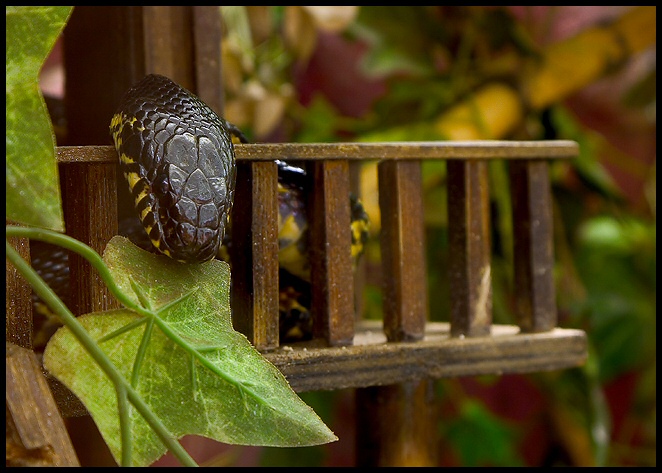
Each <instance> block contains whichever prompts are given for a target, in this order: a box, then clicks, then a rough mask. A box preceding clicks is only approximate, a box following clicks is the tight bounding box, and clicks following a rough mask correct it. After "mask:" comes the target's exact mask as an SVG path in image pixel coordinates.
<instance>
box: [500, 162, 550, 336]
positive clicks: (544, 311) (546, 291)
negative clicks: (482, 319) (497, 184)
mask: <svg viewBox="0 0 662 473" xmlns="http://www.w3.org/2000/svg"><path fill="white" fill-rule="evenodd" d="M508 167H509V172H510V190H511V195H512V202H513V240H514V247H515V248H516V251H515V252H514V262H513V263H514V267H515V270H514V273H515V275H514V279H515V280H514V287H516V288H517V291H516V293H515V304H516V312H517V313H516V316H517V319H518V322H517V323H518V325H519V326H520V327H521V328H522V330H524V331H527V332H543V331H545V330H551V329H552V328H554V327H555V326H556V321H557V314H556V287H555V284H554V274H553V271H554V230H553V228H552V206H553V202H552V190H551V184H550V182H549V163H547V162H546V161H518V162H511V163H508Z"/></svg>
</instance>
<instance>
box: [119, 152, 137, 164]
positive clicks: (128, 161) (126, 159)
mask: <svg viewBox="0 0 662 473" xmlns="http://www.w3.org/2000/svg"><path fill="white" fill-rule="evenodd" d="M120 159H121V160H122V162H123V163H124V164H133V163H135V161H134V160H133V158H132V157H131V156H128V155H126V154H124V153H122V154H121V155H120Z"/></svg>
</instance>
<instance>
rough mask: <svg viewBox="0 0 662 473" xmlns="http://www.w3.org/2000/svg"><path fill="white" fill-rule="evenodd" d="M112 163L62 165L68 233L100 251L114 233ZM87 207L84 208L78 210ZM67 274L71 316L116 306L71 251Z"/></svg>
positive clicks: (86, 264) (96, 275)
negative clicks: (69, 287)
mask: <svg viewBox="0 0 662 473" xmlns="http://www.w3.org/2000/svg"><path fill="white" fill-rule="evenodd" d="M115 171H116V166H115V165H114V164H112V165H111V164H106V163H94V164H79V163H76V164H70V165H66V166H62V168H61V183H62V193H63V198H62V201H63V208H64V221H65V226H66V229H67V235H69V236H71V237H73V238H75V239H77V240H79V241H82V242H83V243H85V244H87V245H88V246H90V247H91V248H92V249H93V250H95V251H96V252H97V253H99V254H102V253H103V250H104V249H105V247H106V244H107V243H108V242H109V241H110V239H111V238H112V237H113V236H114V235H117V176H116V172H115ZM81 209H86V210H87V211H81ZM69 275H70V284H71V298H70V307H69V309H70V310H71V312H72V313H73V314H74V315H81V314H86V313H89V312H95V311H100V310H109V309H115V308H118V307H119V304H118V303H117V301H116V300H115V298H114V297H113V296H112V295H111V293H110V291H109V290H108V288H107V286H106V284H105V283H104V282H103V280H102V279H101V276H99V273H98V272H97V271H96V270H94V269H93V268H92V265H91V264H90V263H89V262H88V261H87V260H86V259H85V258H83V257H82V256H80V255H78V254H76V253H73V252H70V254H69Z"/></svg>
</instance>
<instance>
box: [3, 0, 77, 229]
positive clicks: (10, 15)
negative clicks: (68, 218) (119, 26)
mask: <svg viewBox="0 0 662 473" xmlns="http://www.w3.org/2000/svg"><path fill="white" fill-rule="evenodd" d="M72 8H73V7H34V6H29V7H6V9H5V14H6V19H7V37H6V39H7V42H6V44H7V49H6V53H7V54H6V60H7V64H6V73H7V83H6V85H7V89H6V94H7V96H6V99H7V114H6V119H7V121H6V147H7V162H6V171H7V172H6V176H7V178H6V181H7V204H6V212H7V215H6V217H7V218H8V219H10V220H13V221H15V222H20V223H23V224H26V225H33V226H38V227H42V228H49V229H52V230H57V231H64V220H63V216H62V204H61V202H62V200H61V198H60V185H59V179H58V170H57V163H56V161H55V138H54V136H53V129H52V126H51V121H50V118H49V116H48V111H47V110H46V104H45V102H44V98H43V97H42V95H41V92H40V91H39V80H38V79H39V69H40V68H41V66H42V64H43V62H44V60H45V59H46V56H47V55H48V53H49V52H50V50H51V49H52V48H53V45H54V44H55V40H56V39H57V37H58V35H59V34H60V31H61V30H62V28H63V27H64V25H65V23H66V22H67V18H68V17H69V15H70V13H71V10H72Z"/></svg>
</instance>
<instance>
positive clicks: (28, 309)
mask: <svg viewBox="0 0 662 473" xmlns="http://www.w3.org/2000/svg"><path fill="white" fill-rule="evenodd" d="M6 223H7V225H10V224H13V222H10V221H7V222H6ZM7 241H9V244H11V245H12V246H13V247H14V249H15V250H16V251H17V252H18V254H19V255H20V256H21V258H23V259H25V260H26V261H27V262H28V263H29V262H30V241H29V240H28V239H27V238H7ZM5 263H6V266H5V268H6V269H5V276H6V278H7V279H6V280H5V314H6V318H5V340H6V341H8V342H11V343H13V344H15V345H18V346H20V347H23V348H27V349H30V350H31V349H32V288H31V287H30V284H28V282H27V280H26V279H25V278H24V277H23V276H21V275H20V274H19V273H18V271H17V270H16V268H15V267H14V265H13V264H11V263H10V262H9V260H6V261H5Z"/></svg>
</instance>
